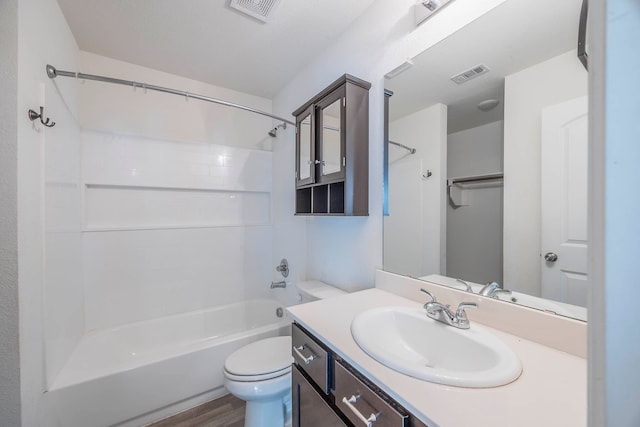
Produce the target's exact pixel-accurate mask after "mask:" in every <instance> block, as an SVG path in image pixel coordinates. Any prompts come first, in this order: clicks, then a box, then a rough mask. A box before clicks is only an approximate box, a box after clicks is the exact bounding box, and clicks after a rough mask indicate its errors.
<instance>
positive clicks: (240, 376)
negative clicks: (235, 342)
mask: <svg viewBox="0 0 640 427" xmlns="http://www.w3.org/2000/svg"><path fill="white" fill-rule="evenodd" d="M292 363H293V357H292V356H291V337H290V336H286V337H275V338H267V339H264V340H260V341H255V342H253V343H251V344H248V345H246V346H244V347H242V348H240V349H238V350H236V351H235V352H233V353H231V355H229V357H227V360H226V361H225V363H224V374H225V376H226V377H227V378H228V379H230V380H233V381H241V382H251V381H263V380H268V379H271V378H277V377H280V376H282V375H286V374H288V373H289V372H291V364H292Z"/></svg>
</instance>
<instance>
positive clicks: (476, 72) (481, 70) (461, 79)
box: [451, 64, 489, 85]
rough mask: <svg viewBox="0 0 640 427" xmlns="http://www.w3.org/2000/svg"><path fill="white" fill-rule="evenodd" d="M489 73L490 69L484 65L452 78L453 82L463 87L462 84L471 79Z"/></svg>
mask: <svg viewBox="0 0 640 427" xmlns="http://www.w3.org/2000/svg"><path fill="white" fill-rule="evenodd" d="M488 72H489V67H487V66H486V65H484V64H480V65H476V66H475V67H472V68H470V69H468V70H466V71H463V72H461V73H460V74H456V75H455V76H453V77H451V80H453V81H454V82H456V83H457V84H459V85H461V84H462V83H466V82H468V81H469V80H471V79H475V78H476V77H478V76H481V75H483V74H486V73H488Z"/></svg>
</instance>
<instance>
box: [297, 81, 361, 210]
mask: <svg viewBox="0 0 640 427" xmlns="http://www.w3.org/2000/svg"><path fill="white" fill-rule="evenodd" d="M370 87H371V84H370V83H368V82H365V81H364V80H361V79H358V78H357V77H353V76H351V75H349V74H345V75H344V76H342V77H340V78H339V79H338V80H336V81H335V82H333V83H332V84H330V85H329V86H328V87H327V88H325V89H324V90H323V91H322V92H320V93H319V94H317V95H316V96H314V97H313V98H312V99H310V100H309V101H307V102H306V103H305V104H304V105H302V106H301V107H300V108H298V109H297V110H296V111H294V112H293V115H294V116H295V117H296V175H295V176H296V203H295V213H296V215H343V216H344V215H350V216H366V215H368V214H369V88H370Z"/></svg>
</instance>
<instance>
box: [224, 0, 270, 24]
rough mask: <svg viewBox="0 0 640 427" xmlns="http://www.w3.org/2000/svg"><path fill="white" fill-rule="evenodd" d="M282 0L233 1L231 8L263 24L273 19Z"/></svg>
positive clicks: (230, 3)
mask: <svg viewBox="0 0 640 427" xmlns="http://www.w3.org/2000/svg"><path fill="white" fill-rule="evenodd" d="M281 1H282V0H231V1H230V2H229V6H231V7H232V8H234V9H235V10H237V11H239V12H242V13H244V14H245V15H249V16H251V17H252V18H256V19H258V20H260V21H262V22H267V21H269V20H270V19H271V16H272V15H273V12H274V11H275V10H276V9H277V7H278V5H279V4H280V2H281Z"/></svg>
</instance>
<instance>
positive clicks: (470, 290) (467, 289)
mask: <svg viewBox="0 0 640 427" xmlns="http://www.w3.org/2000/svg"><path fill="white" fill-rule="evenodd" d="M456 280H457V281H458V283H462V284H463V285H464V286H465V287H466V289H465V290H466V291H467V292H471V293H473V288H472V287H471V285H470V284H468V283H467V282H465V281H464V280H462V279H456Z"/></svg>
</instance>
